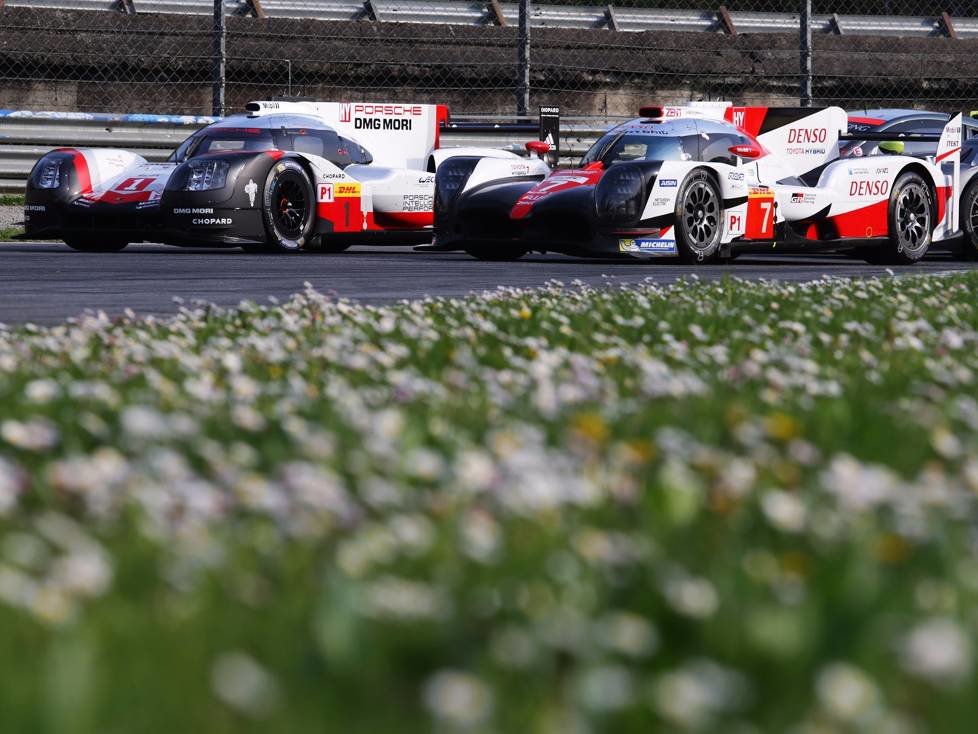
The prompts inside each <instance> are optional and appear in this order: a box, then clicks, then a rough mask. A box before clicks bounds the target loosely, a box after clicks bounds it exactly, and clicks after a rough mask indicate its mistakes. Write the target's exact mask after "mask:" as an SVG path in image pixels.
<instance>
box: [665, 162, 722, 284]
mask: <svg viewBox="0 0 978 734" xmlns="http://www.w3.org/2000/svg"><path fill="white" fill-rule="evenodd" d="M722 217H723V199H722V198H721V197H720V190H719V187H718V186H717V184H716V182H715V181H714V180H713V177H712V176H710V174H709V173H707V172H706V171H704V170H703V169H698V170H695V171H692V172H691V173H690V174H689V175H688V176H686V179H685V180H684V181H683V185H682V186H681V187H680V189H679V193H678V194H677V195H676V248H677V249H678V250H679V258H680V259H681V260H682V261H683V262H685V263H690V264H692V265H701V264H703V263H708V262H713V261H715V260H716V259H717V258H718V256H719V254H720V237H721V235H722V231H723V230H722V228H721V224H722V221H723V220H722Z"/></svg>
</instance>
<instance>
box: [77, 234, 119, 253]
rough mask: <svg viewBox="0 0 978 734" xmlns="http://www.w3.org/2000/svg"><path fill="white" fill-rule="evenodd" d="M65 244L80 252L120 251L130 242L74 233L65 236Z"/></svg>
mask: <svg viewBox="0 0 978 734" xmlns="http://www.w3.org/2000/svg"><path fill="white" fill-rule="evenodd" d="M65 244H66V245H68V247H70V248H71V249H72V250H78V252H119V251H120V250H122V249H124V248H125V247H126V245H128V244H129V242H128V241H127V240H120V239H118V238H113V237H102V236H98V235H74V236H70V237H65Z"/></svg>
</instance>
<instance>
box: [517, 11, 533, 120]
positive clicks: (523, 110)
mask: <svg viewBox="0 0 978 734" xmlns="http://www.w3.org/2000/svg"><path fill="white" fill-rule="evenodd" d="M518 54H519V71H518V78H517V80H516V114H517V115H518V116H520V117H524V116H526V115H528V114H529V113H530V0H520V18H519V51H518Z"/></svg>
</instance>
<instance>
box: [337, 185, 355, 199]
mask: <svg viewBox="0 0 978 734" xmlns="http://www.w3.org/2000/svg"><path fill="white" fill-rule="evenodd" d="M354 196H360V184H358V183H356V184H338V185H337V186H336V197H337V198H338V199H341V198H350V197H354Z"/></svg>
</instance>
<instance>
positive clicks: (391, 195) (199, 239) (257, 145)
mask: <svg viewBox="0 0 978 734" xmlns="http://www.w3.org/2000/svg"><path fill="white" fill-rule="evenodd" d="M246 109H247V112H246V113H245V114H242V115H234V116H231V117H228V118H226V119H224V120H221V121H220V122H216V123H214V124H212V125H210V126H208V127H206V128H204V129H202V130H199V131H197V132H195V133H194V134H193V135H191V136H190V137H189V138H188V139H187V140H186V141H184V142H183V144H181V145H180V146H179V147H178V148H177V150H176V151H174V152H173V154H172V155H171V156H170V159H169V160H168V161H167V162H165V163H150V162H147V161H146V160H145V159H144V158H142V157H141V156H139V155H137V154H135V153H131V152H129V151H125V150H111V149H106V148H88V149H74V148H62V149H59V150H55V151H52V152H50V153H48V154H47V155H45V156H44V157H42V158H41V159H40V160H39V161H38V162H37V164H36V165H35V166H34V169H33V171H32V172H31V175H30V178H29V180H28V184H27V191H26V196H25V212H24V214H25V216H24V219H25V230H26V232H25V235H24V236H25V238H29V239H31V238H59V239H63V240H65V242H67V243H68V245H70V246H71V247H73V248H75V249H78V250H86V251H110V250H121V249H122V248H123V247H125V246H126V245H127V244H128V243H130V242H141V241H152V242H166V243H169V244H174V245H227V246H239V247H243V248H245V249H248V250H262V251H263V250H271V251H285V252H288V251H296V250H303V249H316V248H321V249H326V250H331V251H338V250H342V249H345V248H346V247H349V246H350V245H352V244H357V243H364V244H378V243H385V242H389V243H392V244H416V243H420V242H427V241H429V240H430V239H431V233H432V196H433V193H434V171H435V168H436V167H437V165H438V164H439V163H441V162H442V161H444V160H445V159H447V158H449V157H451V156H452V155H459V154H465V153H466V150H465V149H451V150H441V149H440V133H441V129H442V125H443V123H445V122H446V121H447V119H448V109H447V108H446V107H443V106H441V105H423V104H385V103H336V102H288V101H268V102H251V103H249V104H248V105H247V108H246ZM481 154H482V155H489V156H496V157H500V158H504V159H509V160H514V161H519V160H520V158H519V156H516V155H514V154H512V153H508V152H505V151H499V150H497V151H489V152H486V151H482V153H481Z"/></svg>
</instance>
